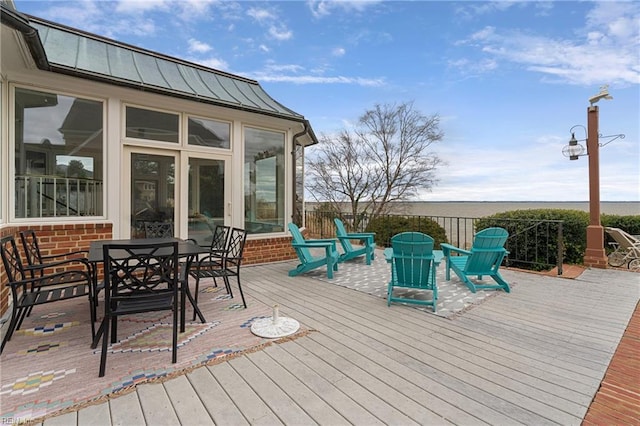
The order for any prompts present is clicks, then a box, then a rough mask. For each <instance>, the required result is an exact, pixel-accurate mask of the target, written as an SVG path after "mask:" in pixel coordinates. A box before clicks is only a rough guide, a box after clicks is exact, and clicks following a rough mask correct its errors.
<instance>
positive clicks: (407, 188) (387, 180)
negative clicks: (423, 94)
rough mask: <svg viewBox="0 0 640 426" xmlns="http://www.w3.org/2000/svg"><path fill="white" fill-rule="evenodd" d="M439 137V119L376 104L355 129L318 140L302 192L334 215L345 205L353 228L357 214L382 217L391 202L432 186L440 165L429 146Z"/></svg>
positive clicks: (403, 106)
mask: <svg viewBox="0 0 640 426" xmlns="http://www.w3.org/2000/svg"><path fill="white" fill-rule="evenodd" d="M443 136H444V134H443V132H442V131H441V130H440V117H439V116H438V115H437V114H434V115H430V116H427V115H424V114H422V113H420V112H419V111H416V110H415V109H414V106H413V102H405V103H402V104H399V105H396V104H385V105H375V106H374V108H373V109H370V110H368V111H366V112H365V113H364V114H363V115H362V116H361V117H360V119H359V120H358V124H357V125H356V126H355V128H354V129H343V130H341V131H340V133H338V134H337V135H336V136H333V137H330V136H327V135H322V136H321V137H320V144H319V145H318V151H317V152H315V153H313V154H314V155H309V156H308V157H307V160H308V161H307V177H308V180H307V185H306V186H307V189H308V190H309V191H310V193H311V194H312V196H313V197H314V198H315V199H316V200H317V201H322V202H326V203H329V204H330V205H331V206H332V207H333V208H334V209H336V210H337V211H341V206H342V204H343V203H348V204H349V205H350V210H351V214H353V217H354V221H355V223H354V225H355V226H357V225H358V222H359V218H360V215H362V214H366V215H370V216H374V217H375V216H378V215H381V214H385V213H386V212H387V211H388V208H389V203H390V202H393V201H406V200H410V199H411V198H412V197H414V196H415V195H417V193H418V191H419V190H428V189H429V188H431V187H432V186H433V185H434V184H435V182H436V177H435V171H436V169H437V166H438V165H439V164H440V163H441V160H440V158H439V157H438V156H437V155H436V154H435V153H434V152H431V151H430V146H431V144H432V143H434V142H438V141H440V140H442V138H443Z"/></svg>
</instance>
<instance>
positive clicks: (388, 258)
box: [382, 247, 393, 263]
mask: <svg viewBox="0 0 640 426" xmlns="http://www.w3.org/2000/svg"><path fill="white" fill-rule="evenodd" d="M382 254H383V255H384V260H386V261H387V263H391V259H393V248H391V247H387V248H386V249H384V251H383V252H382Z"/></svg>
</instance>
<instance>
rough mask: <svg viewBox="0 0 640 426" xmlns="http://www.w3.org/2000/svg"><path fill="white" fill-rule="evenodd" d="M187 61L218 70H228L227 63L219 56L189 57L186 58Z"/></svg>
mask: <svg viewBox="0 0 640 426" xmlns="http://www.w3.org/2000/svg"><path fill="white" fill-rule="evenodd" d="M187 61H189V62H193V63H196V64H200V65H203V66H205V67H208V68H213V69H216V70H220V71H229V64H228V63H227V62H226V61H225V60H223V59H220V58H205V59H202V58H191V59H187Z"/></svg>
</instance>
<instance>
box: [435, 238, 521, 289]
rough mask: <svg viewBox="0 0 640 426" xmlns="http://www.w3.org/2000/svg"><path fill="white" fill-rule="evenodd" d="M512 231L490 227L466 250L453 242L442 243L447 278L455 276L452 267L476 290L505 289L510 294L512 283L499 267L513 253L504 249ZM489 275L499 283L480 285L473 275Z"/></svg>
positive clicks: (480, 277) (479, 277)
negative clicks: (506, 278)
mask: <svg viewBox="0 0 640 426" xmlns="http://www.w3.org/2000/svg"><path fill="white" fill-rule="evenodd" d="M508 237H509V233H508V232H507V231H506V230H505V229H502V228H487V229H483V230H482V231H480V232H478V233H477V234H476V235H475V237H474V239H473V246H472V247H471V250H470V251H469V250H463V249H461V248H457V247H454V246H452V245H450V244H440V247H441V248H442V252H443V254H444V257H445V258H446V259H447V269H446V278H447V281H449V280H450V279H451V272H450V271H451V269H453V272H455V273H456V275H457V276H458V277H459V278H460V279H461V280H462V281H463V282H464V283H465V284H466V285H467V287H469V289H470V290H471V291H472V292H473V293H475V292H476V290H478V289H503V290H504V291H505V292H507V293H509V292H510V291H511V289H510V288H509V284H508V283H507V282H506V281H505V280H504V278H502V275H500V272H499V271H498V269H499V268H500V264H501V263H502V259H504V257H505V256H506V255H507V254H508V253H509V252H508V251H507V250H506V249H505V248H504V243H505V242H506V241H507V238H508ZM483 275H487V276H490V277H491V278H493V280H494V281H495V282H496V283H497V284H480V283H477V282H474V281H471V278H470V277H478V279H479V280H482V276H483Z"/></svg>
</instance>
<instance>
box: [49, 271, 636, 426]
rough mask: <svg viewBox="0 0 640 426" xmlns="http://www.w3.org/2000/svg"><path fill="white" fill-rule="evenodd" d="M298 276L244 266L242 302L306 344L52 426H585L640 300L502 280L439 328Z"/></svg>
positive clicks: (597, 289)
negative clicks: (289, 321)
mask: <svg viewBox="0 0 640 426" xmlns="http://www.w3.org/2000/svg"><path fill="white" fill-rule="evenodd" d="M292 266H293V265H292V264H291V263H277V264H270V265H261V266H253V267H245V268H243V272H242V276H243V289H244V290H245V293H247V294H250V295H252V296H253V297H255V298H257V299H259V300H261V301H263V302H265V303H267V304H269V305H272V304H275V303H278V304H279V305H280V312H281V315H283V316H289V317H293V318H295V319H297V320H299V321H300V322H301V323H302V324H303V325H304V326H305V327H307V328H308V329H312V330H313V331H312V332H311V333H309V334H308V335H306V336H304V337H301V338H298V339H296V340H293V341H289V342H286V343H282V344H278V345H272V346H269V347H267V348H265V349H264V350H261V351H258V352H254V353H250V354H246V355H243V356H241V357H237V358H234V359H231V360H229V361H227V362H224V363H221V364H218V365H214V366H209V367H201V368H199V369H197V370H194V371H193V372H191V373H189V374H187V375H185V376H181V377H178V378H175V379H172V380H169V381H166V382H164V383H156V384H147V385H142V386H140V387H139V388H138V389H137V391H136V392H132V393H129V394H127V395H124V396H121V397H118V398H115V399H112V400H110V401H108V402H105V403H102V404H100V405H94V406H90V407H87V408H83V409H81V410H80V411H78V412H74V413H68V414H64V415H62V416H58V417H53V418H50V419H47V420H46V421H45V422H44V425H45V426H50V425H58V424H63V425H69V424H78V425H102V424H105V425H109V424H112V425H119V424H125V425H137V424H149V425H161V424H168V425H175V424H183V425H205V424H218V425H236V424H256V425H261V424H264V425H275V424H286V425H302V424H326V425H340V424H355V425H375V424H390V425H395V424H397V425H409V424H422V425H425V424H428V425H445V424H464V425H470V424H495V425H511V424H529V425H546V424H561V425H578V424H581V422H582V420H583V417H584V416H585V414H586V412H587V409H588V407H589V406H590V404H591V402H592V399H593V397H594V395H595V393H596V391H597V390H598V388H599V386H600V382H601V381H602V379H603V376H604V374H605V372H606V370H607V367H608V365H609V363H610V360H611V358H612V356H613V354H614V352H615V350H616V348H617V346H618V343H619V342H620V340H621V337H622V335H623V332H624V331H625V328H626V327H627V324H628V323H629V320H630V318H631V316H632V314H633V312H634V308H635V307H636V304H637V302H638V299H639V296H640V280H638V275H637V274H633V273H630V272H622V271H613V270H587V271H585V272H584V273H583V274H582V275H581V276H580V277H578V278H577V279H563V278H556V277H548V276H543V275H537V274H528V273H523V272H517V271H504V276H505V278H506V279H507V280H508V281H509V282H510V283H511V284H513V291H512V293H511V294H504V293H501V294H498V295H496V296H495V297H491V298H488V299H487V300H486V301H485V302H484V303H482V304H481V305H479V306H476V307H474V308H472V309H469V310H467V311H466V312H465V313H463V314H461V315H459V316H457V317H455V318H453V319H444V318H441V317H438V316H435V315H431V314H428V313H424V312H421V311H419V310H417V309H414V308H411V307H407V306H401V305H393V306H392V307H387V305H386V302H385V301H383V300H382V299H380V298H377V297H374V296H370V295H367V294H364V293H361V292H358V291H355V290H351V289H347V288H343V287H339V286H336V285H332V284H326V283H323V282H320V281H318V280H315V279H312V278H308V277H304V276H299V277H294V278H290V277H288V276H287V270H288V269H290V268H291V267H292ZM178 356H179V355H178Z"/></svg>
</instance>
